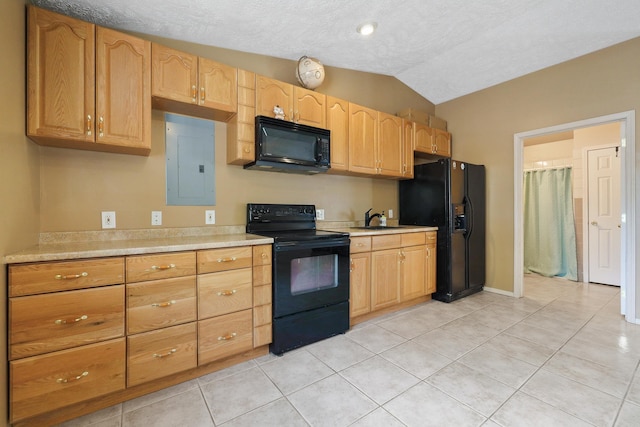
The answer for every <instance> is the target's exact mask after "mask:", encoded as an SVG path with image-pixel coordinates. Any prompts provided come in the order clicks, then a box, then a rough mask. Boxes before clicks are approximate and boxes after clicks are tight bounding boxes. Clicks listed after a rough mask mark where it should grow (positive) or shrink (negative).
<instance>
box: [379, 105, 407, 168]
mask: <svg viewBox="0 0 640 427" xmlns="http://www.w3.org/2000/svg"><path fill="white" fill-rule="evenodd" d="M403 134H404V129H403V127H402V119H401V118H400V117H397V116H392V115H391V114H387V113H382V112H378V150H377V154H378V173H379V174H380V175H384V176H392V177H401V176H402V169H403V168H402V165H403V160H404V158H403V154H404V149H403V146H402V140H403Z"/></svg>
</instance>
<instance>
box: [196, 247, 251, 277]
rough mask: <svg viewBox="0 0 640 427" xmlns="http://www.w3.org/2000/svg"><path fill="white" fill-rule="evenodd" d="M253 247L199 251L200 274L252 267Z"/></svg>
mask: <svg viewBox="0 0 640 427" xmlns="http://www.w3.org/2000/svg"><path fill="white" fill-rule="evenodd" d="M252 264H253V250H252V249H251V246H241V247H238V248H224V249H210V250H206V251H198V274H202V273H215V272H217V271H224V270H235V269H238V268H246V267H251V265H252Z"/></svg>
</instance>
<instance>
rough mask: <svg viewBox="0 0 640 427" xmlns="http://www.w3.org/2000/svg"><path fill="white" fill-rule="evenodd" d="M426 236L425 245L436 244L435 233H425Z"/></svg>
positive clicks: (436, 236) (436, 234)
mask: <svg viewBox="0 0 640 427" xmlns="http://www.w3.org/2000/svg"><path fill="white" fill-rule="evenodd" d="M425 235H426V237H425V238H426V242H427V243H436V240H437V238H438V233H437V232H435V231H428V232H426V233H425Z"/></svg>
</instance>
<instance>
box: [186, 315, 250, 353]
mask: <svg viewBox="0 0 640 427" xmlns="http://www.w3.org/2000/svg"><path fill="white" fill-rule="evenodd" d="M252 346H253V334H252V322H251V310H244V311H240V312H237V313H231V314H226V315H224V316H218V317H214V318H212V319H207V320H200V321H199V322H198V364H200V365H203V364H205V363H209V362H213V361H215V360H219V359H223V358H225V357H228V356H232V355H234V354H238V353H242V352H243V351H247V350H251V348H252Z"/></svg>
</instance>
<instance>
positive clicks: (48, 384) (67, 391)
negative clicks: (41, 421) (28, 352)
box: [9, 338, 126, 422]
mask: <svg viewBox="0 0 640 427" xmlns="http://www.w3.org/2000/svg"><path fill="white" fill-rule="evenodd" d="M125 360H126V356H125V340H124V338H119V339H116V340H111V341H107V342H103V343H99V344H90V345H85V346H82V347H76V348H73V349H70V350H61V351H58V352H55V353H50V354H45V355H42V356H35V357H28V358H26V359H21V360H16V361H13V362H10V363H9V370H10V376H11V379H10V384H11V393H10V395H11V400H10V405H11V408H10V411H11V421H12V422H15V421H18V420H21V419H23V418H28V417H31V416H34V415H37V414H42V413H45V412H49V411H53V410H55V409H58V408H61V407H63V406H67V405H71V404H73V403H77V402H81V401H83V400H87V399H91V398H94V397H97V396H101V395H104V394H107V393H111V392H114V391H118V390H123V389H124V388H125V364H126V363H125Z"/></svg>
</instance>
